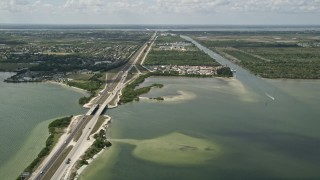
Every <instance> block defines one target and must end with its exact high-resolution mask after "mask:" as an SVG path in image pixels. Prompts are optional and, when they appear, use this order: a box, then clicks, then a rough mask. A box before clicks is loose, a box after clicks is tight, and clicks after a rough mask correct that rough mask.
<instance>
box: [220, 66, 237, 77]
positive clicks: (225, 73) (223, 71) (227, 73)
mask: <svg viewBox="0 0 320 180" xmlns="http://www.w3.org/2000/svg"><path fill="white" fill-rule="evenodd" d="M217 76H218V77H232V76H233V73H232V71H231V69H230V68H229V67H221V68H219V69H217Z"/></svg>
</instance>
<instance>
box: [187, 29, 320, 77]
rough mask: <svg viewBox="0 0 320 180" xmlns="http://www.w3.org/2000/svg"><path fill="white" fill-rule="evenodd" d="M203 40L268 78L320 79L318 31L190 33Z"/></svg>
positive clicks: (245, 66)
mask: <svg viewBox="0 0 320 180" xmlns="http://www.w3.org/2000/svg"><path fill="white" fill-rule="evenodd" d="M186 34H188V35H191V36H192V37H193V38H194V39H196V40H197V41H198V42H199V43H201V44H203V45H204V46H205V47H207V48H209V49H211V50H213V51H215V52H217V53H219V54H220V55H222V56H224V57H225V58H227V59H229V60H231V61H233V62H234V63H237V64H239V65H240V66H242V67H244V68H246V69H248V70H250V71H251V72H252V73H253V74H255V75H258V76H261V77H264V78H288V79H319V78H320V70H319V69H320V51H319V50H320V49H319V48H320V43H319V40H318V39H316V38H314V37H317V36H319V32H317V31H315V32H313V31H303V32H302V31H297V32H296V31H292V32H291V31H288V32H286V31H282V32H276V31H275V32H273V31H272V32H206V33H204V32H188V33H186Z"/></svg>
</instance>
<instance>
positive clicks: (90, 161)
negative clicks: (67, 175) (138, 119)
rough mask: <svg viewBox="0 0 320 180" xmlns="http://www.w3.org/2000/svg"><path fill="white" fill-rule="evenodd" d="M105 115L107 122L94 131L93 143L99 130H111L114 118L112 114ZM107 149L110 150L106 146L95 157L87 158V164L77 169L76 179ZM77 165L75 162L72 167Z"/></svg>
mask: <svg viewBox="0 0 320 180" xmlns="http://www.w3.org/2000/svg"><path fill="white" fill-rule="evenodd" d="M103 117H104V118H105V122H104V123H103V124H101V126H100V127H99V129H97V131H96V132H94V133H92V135H90V140H89V141H90V142H91V141H92V143H93V142H94V138H93V136H94V135H95V134H96V133H97V132H99V131H100V130H102V129H104V130H105V131H106V132H107V131H108V130H109V126H110V124H111V119H112V118H111V117H110V116H108V115H103ZM106 137H107V135H106ZM107 139H108V137H107ZM92 143H91V144H90V146H88V147H85V149H86V150H87V149H89V148H90V147H91V146H92ZM105 150H108V148H107V147H105V148H104V149H102V150H101V151H100V152H98V153H97V154H95V155H94V156H93V158H91V159H89V160H87V162H88V164H87V165H82V166H80V167H79V169H76V171H75V172H76V176H75V177H74V179H78V178H79V176H80V175H81V173H82V172H83V171H84V170H85V169H86V168H87V167H88V166H89V165H90V164H91V163H92V162H93V161H94V160H95V159H96V158H98V157H99V156H100V155H101V154H102V153H103V152H104V151H105ZM77 161H79V159H78V160H77ZM76 165H77V164H74V166H73V167H72V169H73V168H75V166H76ZM71 173H72V172H71Z"/></svg>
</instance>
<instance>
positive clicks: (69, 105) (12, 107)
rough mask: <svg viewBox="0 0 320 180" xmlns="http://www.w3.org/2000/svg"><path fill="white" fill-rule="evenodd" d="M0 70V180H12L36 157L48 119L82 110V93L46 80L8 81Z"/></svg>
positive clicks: (45, 137) (77, 112) (46, 133)
mask: <svg viewBox="0 0 320 180" xmlns="http://www.w3.org/2000/svg"><path fill="white" fill-rule="evenodd" d="M10 75H12V74H10V73H0V100H1V101H0V102H1V103H0V129H1V130H0V147H1V148H0V175H1V178H0V179H15V178H16V177H17V176H18V175H19V174H20V173H21V171H22V170H23V169H24V168H25V167H26V166H27V165H28V164H29V163H30V162H31V161H32V160H33V159H34V158H35V157H36V156H37V154H38V153H39V152H40V150H41V149H42V148H43V147H44V144H45V140H46V139H47V137H48V129H47V127H48V124H49V123H50V122H51V120H53V119H55V118H57V117H61V116H66V115H73V114H81V113H83V112H85V109H83V108H82V107H81V106H79V105H78V103H77V102H78V99H79V97H81V96H83V95H84V94H85V93H83V92H79V91H78V92H77V91H75V90H71V89H70V88H66V87H61V86H59V85H53V84H48V83H29V84H26V83H22V84H8V83H4V82H3V80H4V79H5V78H6V77H8V76H10Z"/></svg>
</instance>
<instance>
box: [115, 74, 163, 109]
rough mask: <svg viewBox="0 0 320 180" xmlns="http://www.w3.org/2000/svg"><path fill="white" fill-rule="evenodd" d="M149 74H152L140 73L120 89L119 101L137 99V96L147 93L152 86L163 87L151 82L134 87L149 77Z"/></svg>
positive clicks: (126, 101)
mask: <svg viewBox="0 0 320 180" xmlns="http://www.w3.org/2000/svg"><path fill="white" fill-rule="evenodd" d="M151 75H152V74H151V73H148V74H145V75H141V76H139V77H138V78H137V79H135V80H134V81H133V82H132V83H130V84H129V85H127V86H126V87H125V88H124V89H123V91H122V96H121V98H120V102H119V103H121V104H124V103H128V102H132V101H139V96H140V95H141V94H145V93H148V92H149V91H150V90H151V88H153V87H157V88H162V87H163V85H162V84H153V85H151V86H147V87H142V88H138V89H136V87H137V86H139V84H141V83H143V82H144V80H145V79H146V78H148V77H150V76H151Z"/></svg>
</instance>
